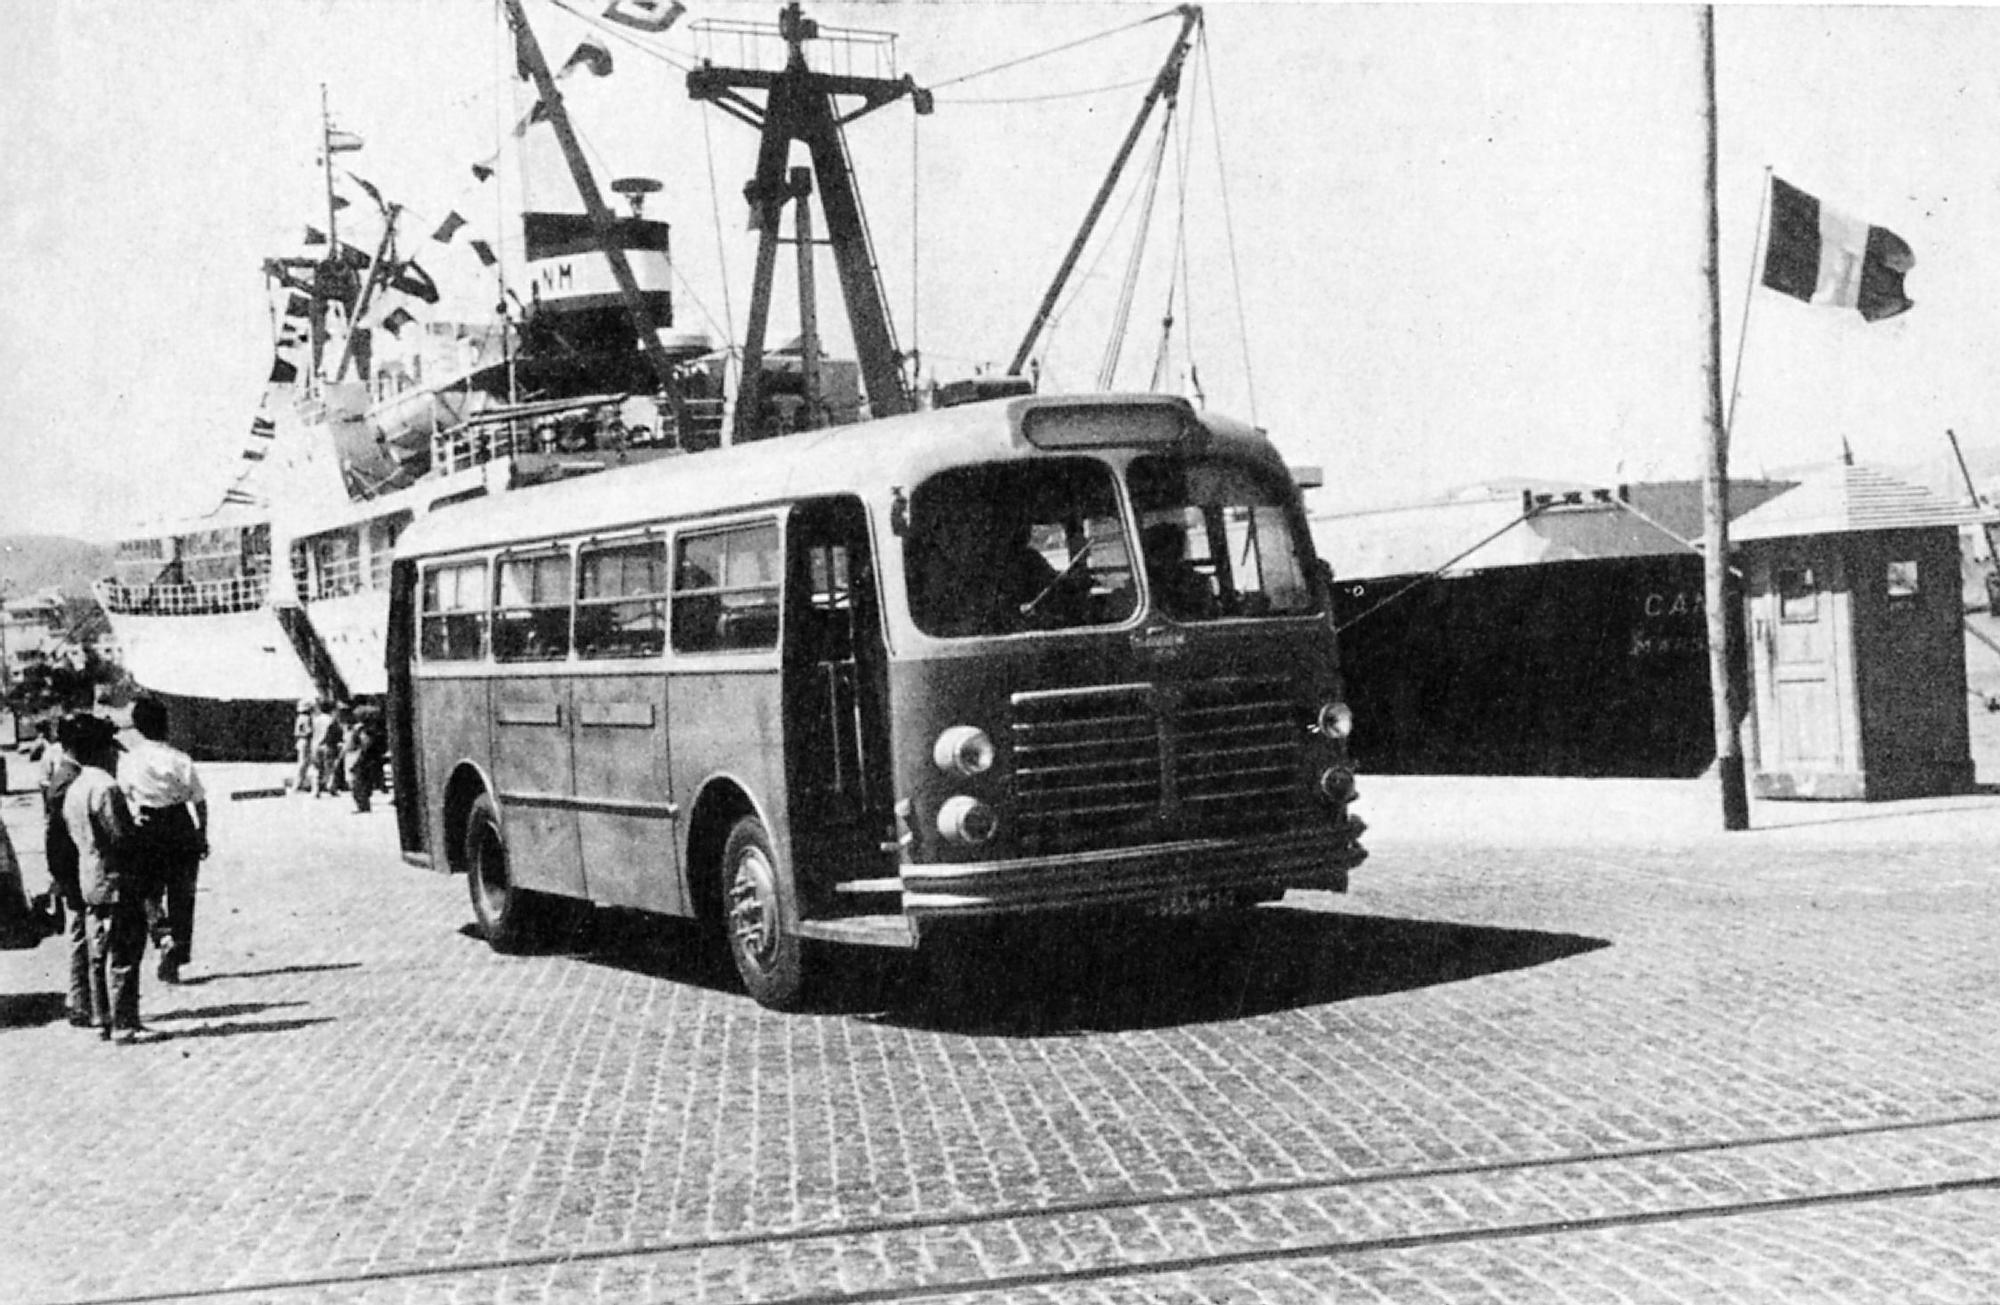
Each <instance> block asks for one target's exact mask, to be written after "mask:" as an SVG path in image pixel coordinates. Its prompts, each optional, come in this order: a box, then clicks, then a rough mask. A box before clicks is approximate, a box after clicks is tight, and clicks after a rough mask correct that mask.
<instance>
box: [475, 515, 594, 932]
mask: <svg viewBox="0 0 2000 1305" xmlns="http://www.w3.org/2000/svg"><path fill="white" fill-rule="evenodd" d="M495 590H496V598H495V601H494V604H493V660H494V662H495V663H496V664H497V665H496V670H495V674H494V678H493V781H494V783H495V784H496V785H497V786H498V787H499V790H500V792H499V797H500V807H501V823H502V825H503V827H504V828H505V830H506V834H507V855H508V869H509V871H510V873H512V875H513V876H514V878H515V880H516V881H517V882H519V883H520V884H521V886H522V887H524V888H531V889H536V890H540V891H544V892H553V893H562V894H565V895H568V896H573V897H581V896H583V895H584V881H583V867H582V864H581V860H580V858H579V855H578V848H577V832H576V812H575V810H574V809H573V807H572V804H571V797H570V795H571V792H572V789H573V781H572V778H571V769H572V761H571V755H570V738H569V729H568V725H569V720H570V710H571V709H570V691H569V689H570V677H569V675H568V674H567V673H566V668H565V666H564V665H563V663H564V662H565V661H566V659H567V658H568V656H569V642H570V624H569V608H570V596H569V595H570V556H569V553H568V551H567V550H566V549H565V550H545V551H539V552H532V553H512V554H503V555H502V556H501V558H500V559H499V566H498V570H497V572H496V574H495Z"/></svg>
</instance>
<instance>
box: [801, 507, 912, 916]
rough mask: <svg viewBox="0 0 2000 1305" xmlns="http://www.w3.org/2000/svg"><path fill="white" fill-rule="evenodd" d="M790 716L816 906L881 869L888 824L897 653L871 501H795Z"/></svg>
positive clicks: (804, 869) (806, 863)
mask: <svg viewBox="0 0 2000 1305" xmlns="http://www.w3.org/2000/svg"><path fill="white" fill-rule="evenodd" d="M788 544H789V558H788V562H787V583H786V591H787V600H786V601H787V612H786V627H785V628H786V648H785V659H784V677H785V683H784V716H785V756H786V788H787V791H788V793H789V794H790V800H791V816H792V820H791V824H792V831H793V843H794V846H795V847H800V848H810V849H811V856H810V858H807V857H806V856H803V855H801V856H798V857H797V858H795V866H796V872H797V874H798V876H799V881H800V890H801V892H802V893H803V894H804V895H805V896H806V899H807V902H808V904H809V905H812V904H816V903H814V899H815V898H817V897H819V894H820V892H823V891H824V892H830V891H831V885H832V884H833V883H834V882H837V881H839V880H843V879H852V878H856V877H867V876H870V875H871V874H873V873H874V872H873V870H871V867H873V866H879V865H880V863H881V842H882V839H883V837H884V836H885V831H886V830H887V829H888V820H887V812H888V809H889V806H890V795H889V766H888V759H889V751H888V726H887V720H886V718H885V715H884V697H885V691H884V683H885V679H884V677H885V653H884V649H883V645H882V621H881V614H880V608H879V607H878V605H877V604H878V597H877V593H876V585H875V566H874V558H873V555H872V553H871V550H870V548H869V544H868V519H867V514H866V512H865V511H864V510H863V508H862V506H861V503H860V501H859V500H857V499H854V498H837V499H823V500H819V501H816V502H810V503H805V504H801V505H800V506H799V507H798V508H796V509H795V510H794V511H793V514H792V519H791V526H790V530H789V532H788Z"/></svg>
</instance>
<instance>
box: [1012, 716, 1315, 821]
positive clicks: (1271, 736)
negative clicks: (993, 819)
mask: <svg viewBox="0 0 2000 1305" xmlns="http://www.w3.org/2000/svg"><path fill="white" fill-rule="evenodd" d="M1013 708H1014V718H1013V722H1012V742H1013V780H1014V784H1013V791H1014V805H1015V819H1016V821H1017V822H1018V832H1019V834H1020V836H1021V840H1022V844H1023V850H1024V851H1030V852H1050V851H1064V850H1073V849H1083V848H1093V847H1116V846H1120V845H1129V844H1133V843H1140V842H1146V841H1149V840H1153V839H1160V838H1188V837H1201V836H1204V835H1212V834H1222V833H1230V832H1235V831H1238V830H1247V829H1253V828H1255V827H1257V826H1258V825H1259V824H1260V823H1263V822H1267V821H1269V820H1270V818H1271V817H1273V816H1274V815H1276V814H1278V813H1280V812H1282V811H1285V810H1288V809H1290V808H1291V807H1292V806H1293V805H1294V804H1296V803H1297V802H1299V801H1300V800H1301V798H1302V794H1303V778H1302V777H1303V770H1302V766H1301V756H1300V753H1301V750H1302V748H1303V747H1304V727H1303V713H1302V709H1301V708H1300V706H1299V705H1298V702H1297V700H1296V699H1295V697H1294V695H1293V691H1292V689H1291V686H1290V685H1289V684H1288V683H1287V682H1286V681H1284V680H1282V679H1223V680H1211V681H1205V682H1202V683H1199V684H1189V685H1121V686H1118V687H1115V688H1108V689H1091V690H1064V691H1056V692H1048V693H1023V694H1017V695H1015V697H1014V700H1013ZM1272 827H1273V828H1275V827H1276V826H1275V825H1273V826H1272Z"/></svg>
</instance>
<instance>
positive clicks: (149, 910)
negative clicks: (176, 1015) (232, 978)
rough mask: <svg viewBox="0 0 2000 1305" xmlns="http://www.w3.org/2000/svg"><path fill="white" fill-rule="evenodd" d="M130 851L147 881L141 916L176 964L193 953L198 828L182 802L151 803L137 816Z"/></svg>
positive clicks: (164, 954) (198, 867)
mask: <svg viewBox="0 0 2000 1305" xmlns="http://www.w3.org/2000/svg"><path fill="white" fill-rule="evenodd" d="M135 856H136V859H137V860H138V861H139V863H140V864H141V865H142V866H143V867H144V877H145V880H146V882H147V883H148V884H150V885H151V886H152V887H151V891H150V892H148V893H147V900H146V921H147V925H148V927H149V930H150V932H151V933H152V935H153V943H154V945H155V946H157V947H158V948H159V949H160V955H161V957H162V958H166V959H171V960H172V961H174V962H175V963H177V964H180V963H185V962H187V961H188V960H190V959H191V958H192V957H193V955H194V893H195V881H196V879H197V877H198V876H199V875H200V873H201V831H200V830H199V829H198V828H196V826H195V823H194V816H193V814H192V813H190V812H189V811H188V809H187V808H186V807H184V806H179V807H165V808H160V807H152V808H147V809H145V810H142V811H141V812H140V816H139V844H138V847H137V848H136V849H135Z"/></svg>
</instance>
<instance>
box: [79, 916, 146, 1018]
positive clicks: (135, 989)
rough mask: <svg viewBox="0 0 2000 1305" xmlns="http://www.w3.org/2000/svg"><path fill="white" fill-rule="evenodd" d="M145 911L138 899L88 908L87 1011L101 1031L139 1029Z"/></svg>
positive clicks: (144, 953)
mask: <svg viewBox="0 0 2000 1305" xmlns="http://www.w3.org/2000/svg"><path fill="white" fill-rule="evenodd" d="M145 957H146V908H145V905H144V903H142V902H141V901H140V900H139V899H138V898H137V897H128V898H125V899H121V900H119V901H116V902H112V903H111V904H110V905H108V906H93V907H91V908H90V1011H91V1019H92V1021H93V1022H94V1023H96V1024H97V1025H98V1026H99V1027H100V1028H108V1029H136V1028H138V1027H139V968H140V962H141V961H143V960H144V959H145Z"/></svg>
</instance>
